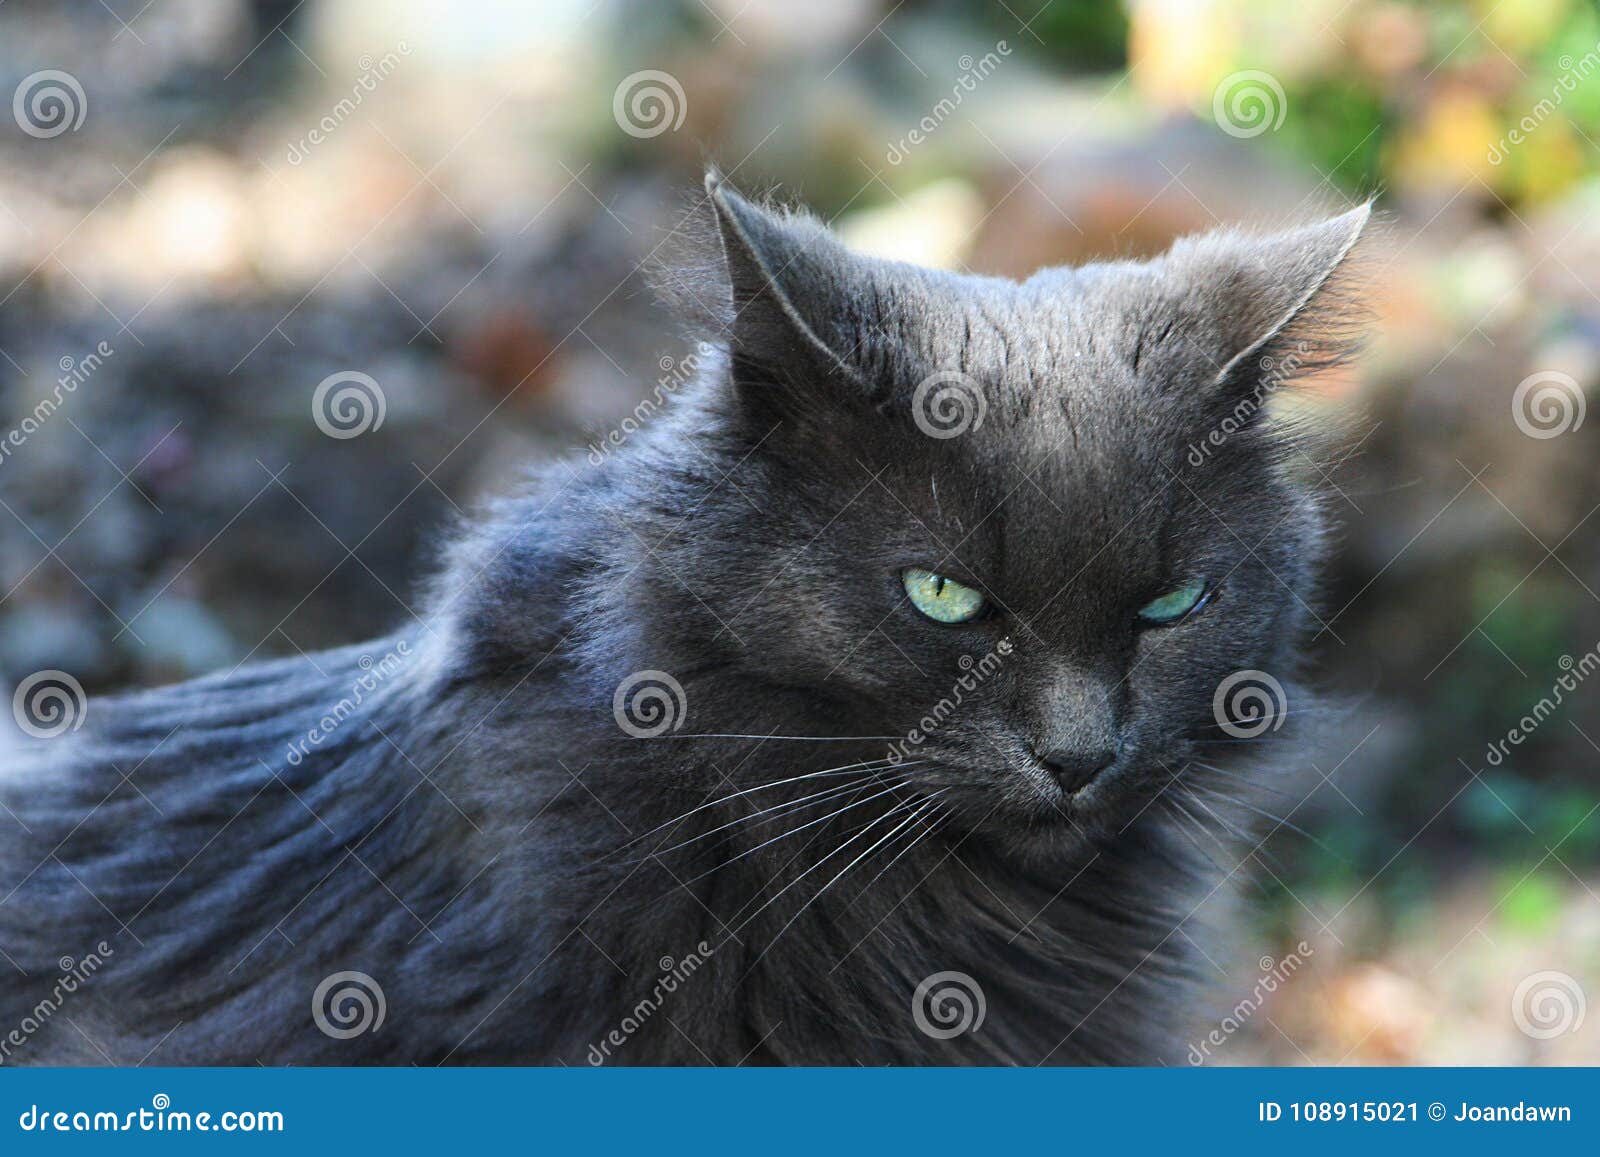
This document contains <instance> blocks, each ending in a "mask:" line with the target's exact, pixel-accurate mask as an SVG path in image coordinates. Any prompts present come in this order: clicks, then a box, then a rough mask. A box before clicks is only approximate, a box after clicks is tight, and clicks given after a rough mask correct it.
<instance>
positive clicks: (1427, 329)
mask: <svg viewBox="0 0 1600 1157" xmlns="http://www.w3.org/2000/svg"><path fill="white" fill-rule="evenodd" d="M7 95H9V96H11V98H12V100H11V105H10V108H9V109H8V110H7V109H3V108H0V507H3V509H0V679H3V680H4V681H5V682H6V683H8V684H11V685H15V684H17V683H18V682H19V681H21V680H23V679H25V678H26V677H27V676H28V675H29V674H30V673H33V672H36V671H39V670H41V669H45V668H51V669H59V670H63V671H66V672H69V673H71V674H72V675H73V676H74V677H75V678H76V679H78V680H80V681H81V682H82V684H83V686H84V687H86V688H87V689H88V691H89V692H90V694H91V695H92V694H93V693H95V692H99V691H103V690H107V689H110V688H113V687H119V686H126V685H130V684H147V683H154V682H160V681H167V680H173V679H178V678H182V677H186V676H190V675H194V674H199V673H201V672H205V671H209V670H213V669H216V668H219V667H229V666H232V665H234V664H236V663H239V662H241V661H243V660H245V659H246V658H250V657H263V656H271V655H281V654H291V653H294V652H295V651H297V650H305V651H312V650H315V649H317V648H321V647H326V646H330V645H334V644H340V643H346V642H351V641H355V640H359V639H361V638H364V637H367V636H370V635H373V634H376V633H378V632H381V631H384V630H386V629H388V628H390V627H393V626H395V625H397V624H400V623H403V622H404V621H406V620H407V619H408V618H409V617H410V615H411V605H412V603H413V601H414V600H415V598H416V597H417V591H418V589H419V586H418V580H419V578H420V577H421V576H422V575H423V574H424V573H425V571H426V568H427V566H428V563H429V559H430V554H431V550H432V547H433V544H434V543H435V542H436V540H437V537H438V535H439V533H440V532H441V531H442V530H443V529H444V528H445V527H446V526H447V525H448V523H449V520H450V519H451V518H452V517H454V516H455V514H456V510H457V509H458V508H470V506H471V504H472V502H473V501H475V500H476V499H478V498H479V497H481V496H483V495H485V494H487V493H492V492H494V491H495V490H497V489H501V488H504V487H505V486H506V485H508V484H509V482H510V481H511V480H512V479H513V478H514V477H515V475H516V472H517V471H518V470H519V469H520V468H521V467H522V466H524V465H525V464H526V463H528V462H529V461H532V460H536V459H539V458H541V457H545V456H549V455H552V454H557V453H566V452H574V451H576V452H580V453H581V452H583V451H584V450H585V449H586V448H587V447H589V446H591V445H593V444H595V443H597V442H599V441H601V440H603V439H604V438H605V437H606V434H607V432H608V431H611V430H615V429H617V428H618V424H619V423H620V422H622V421H623V420H624V418H625V417H626V416H627V415H629V414H630V413H631V412H632V410H633V407H634V406H635V405H636V404H637V402H638V401H639V399H640V398H641V397H643V396H645V395H646V394H647V393H650V392H652V391H655V390H657V389H659V388H665V389H667V390H669V391H670V389H672V388H675V386H673V385H671V384H668V385H666V386H664V387H662V386H658V383H674V382H676V381H677V380H678V378H677V377H675V376H674V375H675V374H678V375H681V373H682V372H683V371H682V369H681V361H682V359H683V358H684V357H685V356H686V355H687V354H688V353H689V352H690V351H688V350H686V349H684V348H683V346H682V343H681V342H680V340H679V339H678V338H677V337H676V336H675V330H674V328H673V326H672V324H671V322H670V320H669V319H668V318H667V317H666V316H665V315H664V314H663V313H662V312H661V311H660V310H659V309H658V307H657V306H656V305H655V304H654V302H653V301H652V299H651V297H650V295H649V293H648V291H647V290H646V289H645V287H644V284H643V282H642V279H641V277H640V275H639V272H638V270H639V266H640V264H641V263H642V262H645V261H646V260H647V259H649V258H650V257H651V256H652V255H653V253H654V252H655V250H656V249H657V247H658V246H660V245H661V244H662V242H663V241H664V240H665V239H666V238H667V235H668V231H669V230H670V228H671V226H672V225H673V223H674V222H675V221H676V220H677V218H678V216H679V214H680V213H681V211H682V209H683V207H684V206H685V204H686V203H688V200H689V199H690V198H692V197H693V196H694V195H695V194H696V193H697V191H698V182H699V178H700V173H701V171H702V166H703V164H704V162H705V161H706V160H707V159H708V158H714V159H715V160H717V161H718V162H719V163H720V164H721V165H722V166H723V167H724V168H725V169H726V170H728V171H730V172H731V174H732V177H733V180H734V183H735V184H736V185H738V186H739V187H741V188H742V189H744V190H745V191H747V192H757V193H759V192H765V191H769V190H777V191H778V192H780V193H781V194H782V195H783V196H785V197H789V198H794V199H798V200H803V201H804V202H805V203H806V204H808V205H809V206H811V207H812V208H813V209H814V210H815V211H816V212H818V213H819V214H821V215H823V216H824V217H826V218H827V219H829V220H830V221H831V222H832V223H833V224H834V226H835V227H836V228H837V229H838V230H839V231H840V232H842V233H843V234H844V235H845V236H846V238H847V239H849V240H850V241H851V242H852V243H854V244H856V245H859V246H862V247H865V248H868V249H871V250H874V251H877V252H881V253H885V254H890V255H895V256H900V257H906V258H909V259H913V260H917V261H921V262H926V263H932V264H938V265H945V266H949V267H953V268H965V269H972V270H977V271H984V272H998V273H1007V274H1023V273H1026V272H1028V271H1030V270H1032V269H1033V268H1034V267H1036V266H1038V265H1041V264H1047V263H1055V262H1068V261H1081V260H1086V259H1090V258H1094V257H1099V256H1107V255H1127V254H1147V253H1152V252H1156V251H1159V250H1160V249H1161V248H1163V247H1164V246H1165V245H1166V244H1168V242H1169V241H1170V240H1171V239H1172V238H1173V237H1174V236H1176V235H1179V234H1182V233H1185V232H1190V231H1194V230H1198V229H1204V228H1209V227H1211V226H1213V225H1216V224H1219V223H1235V222H1245V223H1272V222H1280V221H1283V220H1285V219H1288V218H1291V217H1295V216H1297V215H1298V216H1300V217H1304V216H1305V215H1307V214H1308V213H1311V212H1316V211H1321V210H1329V209H1333V208H1337V207H1340V206H1342V205H1344V204H1346V203H1349V202H1350V201H1352V200H1353V199H1360V198H1365V197H1368V196H1372V195H1376V196H1377V197H1378V199H1379V206H1380V209H1381V210H1382V212H1383V213H1384V214H1386V216H1387V219H1388V221H1389V225H1390V230H1389V238H1388V241H1389V243H1388V245H1387V246H1386V248H1385V250H1384V251H1383V252H1382V253H1381V254H1380V256H1379V273H1378V275H1377V276H1375V277H1374V279H1373V282H1372V288H1371V295H1372V296H1371V300H1370V301H1369V303H1368V304H1370V305H1371V307H1372V308H1373V310H1374V311H1375V313H1376V315H1377V317H1378V322H1379V324H1378V331H1377V336H1376V340H1375V342H1374V345H1373V348H1372V352H1371V356H1370V357H1369V358H1368V359H1367V360H1365V361H1364V362H1363V363H1361V365H1360V366H1358V367H1356V368H1354V369H1351V370H1348V371H1343V372H1341V373H1340V374H1337V375H1330V376H1325V377H1323V378H1321V379H1319V380H1317V381H1314V382H1312V383H1310V384H1309V387H1308V389H1307V391H1306V393H1305V396H1304V397H1303V398H1302V399H1301V400H1300V401H1299V402H1297V403H1296V404H1298V405H1303V406H1306V407H1309V408H1311V409H1313V410H1315V411H1318V413H1317V415H1316V416H1317V418H1318V420H1323V419H1326V420H1328V421H1332V420H1334V419H1343V420H1346V421H1350V422H1351V426H1350V428H1351V430H1352V431H1353V433H1352V434H1351V435H1350V436H1349V437H1348V438H1347V439H1346V440H1345V442H1344V444H1343V445H1342V447H1340V448H1339V449H1338V451H1337V452H1336V453H1333V454H1332V455H1331V456H1330V457H1329V458H1328V459H1327V460H1325V461H1319V462H1316V463H1308V464H1307V469H1308V470H1311V471H1314V474H1315V476H1316V477H1317V479H1318V481H1319V483H1320V484H1321V485H1323V487H1324V489H1325V490H1326V491H1327V493H1328V494H1329V496H1330V501H1331V503H1332V506H1333V508H1334V509H1335V510H1336V512H1337V514H1338V515H1339V517H1340V518H1341V520H1342V525H1343V529H1342V532H1341V536H1340V541H1339V556H1338V561H1337V566H1336V569H1335V573H1334V575H1333V576H1332V583H1331V587H1330V590H1329V597H1328V605H1327V609H1326V610H1325V611H1324V614H1323V619H1324V624H1325V629H1324V630H1323V632H1322V634H1321V635H1320V636H1319V638H1318V641H1317V652H1318V660H1319V664H1320V671H1321V677H1322V679H1323V680H1324V681H1325V683H1326V684H1327V685H1329V686H1330V687H1332V688H1335V689H1336V690H1337V691H1338V692H1339V693H1340V695H1341V696H1342V699H1343V702H1344V705H1345V706H1344V709H1343V710H1342V711H1341V712H1340V713H1339V715H1338V721H1337V723H1336V725H1335V734H1334V736H1333V738H1332V739H1331V741H1330V742H1329V743H1328V745H1327V746H1326V747H1325V748H1324V749H1322V751H1323V752H1324V753H1325V755H1326V758H1325V759H1324V758H1319V759H1318V761H1317V763H1316V766H1315V767H1313V768H1312V769H1310V779H1309V787H1310V788H1312V790H1310V794H1309V795H1306V796H1305V798H1303V799H1302V798H1300V797H1301V794H1302V793H1300V792H1295V793H1294V797H1293V798H1285V799H1283V800H1282V801H1280V803H1276V804H1274V808H1275V810H1276V812H1277V814H1278V815H1281V816H1286V817H1287V818H1289V819H1290V821H1291V824H1292V827H1293V828H1298V829H1302V830H1301V831H1296V830H1292V829H1291V827H1290V826H1288V825H1286V826H1284V827H1283V828H1281V829H1280V830H1279V831H1278V833H1277V835H1275V836H1274V837H1273V839H1272V840H1271V841H1270V842H1269V843H1268V845H1267V846H1266V847H1265V848H1263V849H1262V851H1261V852H1260V853H1259V855H1257V856H1256V857H1253V858H1252V859H1251V861H1250V862H1249V863H1247V864H1246V865H1245V867H1244V871H1245V872H1247V873H1248V874H1249V875H1250V876H1251V877H1252V880H1253V881H1254V882H1253V883H1252V884H1251V885H1250V888H1249V898H1250V900H1251V911H1252V913H1253V917H1252V919H1253V920H1254V922H1255V923H1254V931H1253V933H1252V935H1253V936H1254V938H1255V939H1254V941H1253V942H1252V943H1253V944H1254V945H1255V950H1252V951H1250V952H1248V953H1239V954H1238V955H1239V957H1240V958H1239V959H1237V960H1236V959H1231V958H1230V959H1226V960H1218V961H1215V962H1214V964H1215V966H1216V967H1217V969H1218V971H1219V972H1220V973H1222V978H1221V979H1222V983H1221V987H1222V990H1223V991H1224V993H1225V994H1226V995H1227V996H1228V1003H1232V1001H1233V1000H1239V1001H1240V1005H1239V1006H1238V1007H1237V1008H1235V1009H1234V1010H1233V1011H1232V1012H1228V1013H1227V1014H1226V1016H1225V1017H1220V1016H1219V1020H1218V1022H1217V1026H1216V1029H1217V1031H1216V1036H1217V1037H1219V1038H1220V1043H1207V1042H1197V1044H1198V1045H1199V1046H1200V1047H1199V1048H1198V1049H1197V1050H1196V1051H1197V1052H1199V1053H1200V1054H1201V1059H1204V1060H1205V1061H1207V1062H1208V1063H1220V1064H1242V1063H1258V1062H1270V1063H1283V1064H1299V1063H1305V1062H1315V1063H1325V1064H1338V1063H1348V1064H1356V1063H1364V1062H1398V1063H1413V1062H1414V1063H1429V1064H1431V1063H1501V1064H1521V1063H1571V1062H1577V1061H1588V1062H1591V1063H1593V1062H1596V1061H1600V1024H1597V1023H1596V1022H1597V1021H1600V1010H1597V1011H1595V1012H1594V1014H1593V1016H1592V1017H1591V1018H1590V1019H1589V1020H1588V1021H1587V1022H1586V1021H1585V1019H1584V1014H1585V1011H1586V995H1600V895H1597V890H1600V814H1597V811H1596V808H1597V804H1600V773H1597V769H1600V746H1597V743H1600V711H1597V707H1600V678H1597V679H1593V680H1591V681H1592V683H1593V684H1594V685H1593V686H1591V685H1589V684H1588V683H1586V682H1585V681H1584V680H1585V678H1586V677H1587V676H1589V675H1590V674H1591V673H1593V672H1594V671H1595V665H1596V664H1597V663H1600V655H1597V654H1596V653H1595V650H1594V649H1595V648H1596V646H1597V644H1600V596H1597V593H1596V588H1600V565H1597V564H1600V518H1596V517H1591V516H1592V515H1594V514H1595V512H1596V508H1597V506H1600V470H1597V465H1596V464H1597V461H1600V457H1597V446H1600V418H1595V419H1592V420H1590V421H1587V422H1586V421H1584V420H1583V418H1584V410H1585V404H1586V400H1587V398H1588V397H1589V395H1590V393H1591V391H1592V389H1593V387H1594V385H1595V381H1596V377H1597V374H1600V292H1597V290H1600V144H1597V141H1600V14H1597V11H1596V8H1595V6H1594V5H1593V4H1591V3H1588V2H1585V0H1517V2H1514V3H1494V2H1492V0H1465V2H1443V0H1441V2H1422V0H1406V2H1401V0H1298V2H1297V3H1293V4H1283V3H1278V2H1275V0H1126V2H1123V3H1115V2H1101V0H1093V2H1078V0H1047V2H1045V0H1006V2H1004V3H995V4H975V3H973V4H964V3H954V2H942V3H941V2H928V3H914V2H901V3H884V2H881V0H811V2H810V3H806V4H787V3H780V2H778V0H686V2H677V3H673V2H665V3H648V4H647V3H613V2H607V0H553V2H549V3H540V4H526V3H515V2H513V0H474V2H470V3H468V2H458V3H451V4H445V3H443V2H440V0H391V2H388V3H376V2H365V0H300V2H299V3H291V2H288V0H254V2H250V0H149V2H143V0H81V2H80V0H48V2H47V0H10V2H9V3H6V4H5V5H4V6H3V7H0V98H4V97H5V96H7ZM352 375H355V376H352ZM363 375H364V376H365V379H366V381H365V383H364V382H363V381H362V380H361V376H363ZM330 378H331V379H333V382H334V385H333V386H331V387H327V388H325V389H323V390H321V391H319V386H323V385H324V383H326V382H328V381H329V380H330ZM373 385H375V386H376V387H377V389H376V393H373V392H372V390H371V386H373ZM352 386H353V388H355V389H358V390H359V389H363V388H365V389H367V390H368V394H367V395H366V401H365V403H364V405H365V408H364V409H363V408H362V407H363V404H362V403H361V401H360V399H359V398H347V399H346V402H347V403H348V404H347V405H346V406H345V407H344V408H343V411H342V412H336V409H330V408H329V407H330V405H331V402H332V400H333V399H332V395H331V393H330V391H336V390H339V389H343V388H345V387H352ZM379 400H381V403H382V405H381V407H378V406H377V405H376V403H377V401H379ZM319 407H320V408H319ZM351 407H353V409H352V408H351ZM341 422H342V424H341ZM1585 656H1588V659H1587V661H1586V660H1585ZM1563 680H1565V684H1564V683H1563ZM1513 735H1515V736H1516V738H1515V739H1514V740H1513V739H1512V738H1511V737H1512V736H1513ZM1495 745H1499V746H1498V748H1496V746H1495ZM1195 834H1196V838H1197V839H1203V838H1204V837H1203V835H1202V834H1201V833H1199V831H1198V829H1197V831H1196V833H1195ZM1291 961H1292V962H1293V963H1292V965H1291ZM1258 967H1259V971H1258ZM1269 978H1270V983H1268V980H1269ZM1191 1059H1194V1058H1191Z"/></svg>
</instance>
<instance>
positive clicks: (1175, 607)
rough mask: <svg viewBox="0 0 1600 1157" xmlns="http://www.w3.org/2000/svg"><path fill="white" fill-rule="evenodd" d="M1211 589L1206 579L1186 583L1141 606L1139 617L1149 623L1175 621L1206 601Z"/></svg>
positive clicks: (1163, 623) (1161, 623)
mask: <svg viewBox="0 0 1600 1157" xmlns="http://www.w3.org/2000/svg"><path fill="white" fill-rule="evenodd" d="M1208 594H1209V591H1207V589H1206V580H1205V579H1195V580H1194V581H1193V582H1191V583H1185V584H1184V585H1183V586H1181V587H1179V588H1178V589H1177V590H1175V591H1169V592H1168V593H1167V594H1164V595H1162V596H1161V597H1160V598H1159V599H1152V600H1151V601H1150V602H1148V603H1146V604H1145V605H1144V606H1142V607H1140V608H1139V617H1140V618H1141V619H1143V620H1144V621H1145V622H1147V623H1155V624H1157V625H1165V624H1168V623H1175V622H1177V621H1178V620H1179V619H1181V618H1183V617H1184V616H1185V615H1187V614H1189V613H1190V612H1192V611H1194V610H1196V609H1197V608H1198V607H1199V606H1200V604H1202V603H1203V602H1205V600H1206V598H1207V596H1208Z"/></svg>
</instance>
